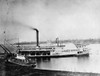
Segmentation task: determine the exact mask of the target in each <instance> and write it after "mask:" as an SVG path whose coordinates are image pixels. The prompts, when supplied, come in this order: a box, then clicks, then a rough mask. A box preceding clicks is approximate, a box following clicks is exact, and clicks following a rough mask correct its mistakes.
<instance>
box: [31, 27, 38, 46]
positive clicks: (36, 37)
mask: <svg viewBox="0 0 100 76" xmlns="http://www.w3.org/2000/svg"><path fill="white" fill-rule="evenodd" d="M32 29H33V30H35V31H36V42H37V44H36V45H37V46H38V47H39V31H38V29H36V28H32Z"/></svg>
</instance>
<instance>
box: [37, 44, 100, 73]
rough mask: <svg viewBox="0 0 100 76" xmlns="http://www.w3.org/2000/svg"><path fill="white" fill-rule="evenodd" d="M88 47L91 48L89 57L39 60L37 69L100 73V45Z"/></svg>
mask: <svg viewBox="0 0 100 76" xmlns="http://www.w3.org/2000/svg"><path fill="white" fill-rule="evenodd" d="M87 47H88V48H90V51H89V52H90V55H89V56H88V57H63V58H51V59H41V60H38V62H37V67H36V68H39V69H50V70H62V71H74V72H93V73H100V44H90V45H88V46H87Z"/></svg>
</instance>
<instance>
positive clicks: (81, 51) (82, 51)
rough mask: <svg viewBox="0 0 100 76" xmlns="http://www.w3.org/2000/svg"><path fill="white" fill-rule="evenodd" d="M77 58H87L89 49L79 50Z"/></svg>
mask: <svg viewBox="0 0 100 76" xmlns="http://www.w3.org/2000/svg"><path fill="white" fill-rule="evenodd" d="M77 56H89V49H88V48H80V50H79V51H78V52H77Z"/></svg>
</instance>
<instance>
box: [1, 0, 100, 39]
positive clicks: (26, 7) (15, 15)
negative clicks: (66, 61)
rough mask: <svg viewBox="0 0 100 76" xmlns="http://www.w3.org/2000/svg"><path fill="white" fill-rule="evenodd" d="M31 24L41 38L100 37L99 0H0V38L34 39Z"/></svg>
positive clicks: (34, 34) (34, 35) (34, 33)
mask: <svg viewBox="0 0 100 76" xmlns="http://www.w3.org/2000/svg"><path fill="white" fill-rule="evenodd" d="M31 27H32V28H37V29H38V30H39V39H40V41H47V40H55V39H56V38H57V37H58V38H59V39H61V40H67V39H89V38H100V34H99V32H100V0H0V28H1V29H0V41H3V40H4V38H6V39H7V40H12V41H14V39H19V41H36V32H35V30H32V29H31ZM4 31H6V32H5V34H4ZM15 41H16V40H15Z"/></svg>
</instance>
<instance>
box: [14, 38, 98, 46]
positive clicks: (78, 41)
mask: <svg viewBox="0 0 100 76" xmlns="http://www.w3.org/2000/svg"><path fill="white" fill-rule="evenodd" d="M46 43H47V41H40V42H39V44H46ZM51 43H52V44H55V43H57V42H56V41H51ZM59 43H60V44H62V43H74V44H95V43H100V39H73V40H59ZM14 44H16V45H18V44H19V45H25V44H34V45H35V44H36V42H19V43H14Z"/></svg>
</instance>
